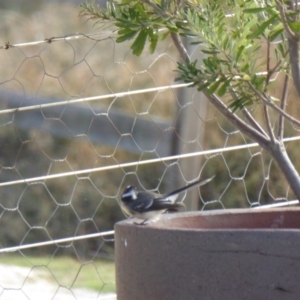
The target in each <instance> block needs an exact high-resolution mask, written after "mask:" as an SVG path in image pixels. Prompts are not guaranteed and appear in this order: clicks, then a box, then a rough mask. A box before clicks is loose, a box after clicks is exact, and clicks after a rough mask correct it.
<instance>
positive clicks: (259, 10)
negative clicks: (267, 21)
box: [243, 7, 268, 14]
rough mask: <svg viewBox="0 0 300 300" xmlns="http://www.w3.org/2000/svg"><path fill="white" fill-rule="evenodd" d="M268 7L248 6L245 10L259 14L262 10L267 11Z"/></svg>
mask: <svg viewBox="0 0 300 300" xmlns="http://www.w3.org/2000/svg"><path fill="white" fill-rule="evenodd" d="M267 9H268V8H267V7H255V8H246V9H244V10H243V12H244V13H245V14H257V13H260V12H264V11H266V10H267Z"/></svg>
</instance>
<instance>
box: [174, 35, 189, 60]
mask: <svg viewBox="0 0 300 300" xmlns="http://www.w3.org/2000/svg"><path fill="white" fill-rule="evenodd" d="M171 38H172V40H173V43H174V45H175V47H176V48H177V50H178V52H179V54H180V57H181V59H182V60H183V61H184V62H190V56H189V54H188V52H187V50H186V48H185V47H184V45H183V43H182V41H181V39H180V36H179V35H178V34H177V33H171Z"/></svg>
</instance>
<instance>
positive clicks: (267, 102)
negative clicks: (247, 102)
mask: <svg viewBox="0 0 300 300" xmlns="http://www.w3.org/2000/svg"><path fill="white" fill-rule="evenodd" d="M248 85H249V87H250V88H251V90H252V91H253V92H254V93H255V95H256V96H257V97H258V98H259V99H261V101H263V103H264V104H265V105H267V106H270V107H271V108H273V109H274V110H275V111H277V112H278V113H279V114H282V115H283V116H284V117H285V118H286V119H287V120H289V121H291V122H292V123H293V124H295V125H297V126H299V127H300V121H298V120H297V119H295V118H293V117H292V116H290V115H289V114H287V113H286V112H285V111H283V110H282V109H281V108H280V107H278V106H277V105H275V104H274V103H273V102H272V100H271V99H270V97H268V96H263V95H262V94H260V93H259V92H258V91H257V90H256V88H255V87H254V86H253V85H252V83H251V82H248Z"/></svg>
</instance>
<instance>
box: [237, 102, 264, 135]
mask: <svg viewBox="0 0 300 300" xmlns="http://www.w3.org/2000/svg"><path fill="white" fill-rule="evenodd" d="M242 113H243V115H244V117H245V118H246V119H247V121H248V122H249V123H250V125H251V126H253V127H254V128H255V129H256V130H257V131H259V132H260V133H262V134H263V135H265V136H266V137H268V135H267V133H266V132H265V131H264V130H263V128H262V127H261V126H260V125H259V123H258V122H257V121H256V120H255V119H254V118H253V116H252V115H251V113H250V112H249V111H248V109H247V108H246V107H243V109H242Z"/></svg>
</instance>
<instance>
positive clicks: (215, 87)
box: [207, 79, 223, 95]
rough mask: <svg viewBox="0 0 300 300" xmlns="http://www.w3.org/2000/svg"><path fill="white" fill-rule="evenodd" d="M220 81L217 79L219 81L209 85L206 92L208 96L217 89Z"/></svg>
mask: <svg viewBox="0 0 300 300" xmlns="http://www.w3.org/2000/svg"><path fill="white" fill-rule="evenodd" d="M222 81H223V80H221V79H219V80H216V82H214V83H213V84H212V85H210V86H209V88H208V90H207V92H208V94H209V95H212V94H213V93H214V92H215V91H216V90H217V89H218V88H219V86H220V84H221V83H222Z"/></svg>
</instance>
